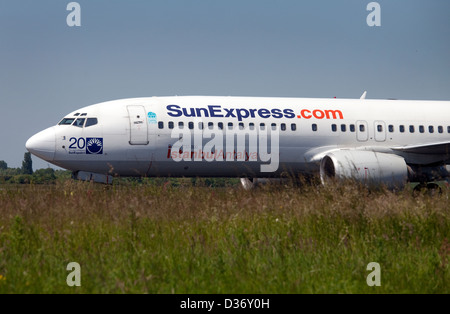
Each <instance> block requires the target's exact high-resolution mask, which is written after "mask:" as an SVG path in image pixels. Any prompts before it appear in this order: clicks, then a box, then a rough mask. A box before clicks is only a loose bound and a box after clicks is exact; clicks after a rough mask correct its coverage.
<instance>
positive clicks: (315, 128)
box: [311, 123, 317, 132]
mask: <svg viewBox="0 0 450 314" xmlns="http://www.w3.org/2000/svg"><path fill="white" fill-rule="evenodd" d="M311 127H312V130H313V131H314V132H316V131H317V124H315V123H314V124H313V125H312V126H311Z"/></svg>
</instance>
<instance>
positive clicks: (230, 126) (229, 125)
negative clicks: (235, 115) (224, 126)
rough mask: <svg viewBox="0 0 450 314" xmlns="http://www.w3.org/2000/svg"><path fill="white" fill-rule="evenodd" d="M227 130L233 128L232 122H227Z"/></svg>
mask: <svg viewBox="0 0 450 314" xmlns="http://www.w3.org/2000/svg"><path fill="white" fill-rule="evenodd" d="M228 130H233V122H228Z"/></svg>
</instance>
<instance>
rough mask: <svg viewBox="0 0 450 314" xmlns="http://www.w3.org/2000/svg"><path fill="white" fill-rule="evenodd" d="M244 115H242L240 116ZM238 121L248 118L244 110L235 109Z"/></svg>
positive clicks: (247, 113)
mask: <svg viewBox="0 0 450 314" xmlns="http://www.w3.org/2000/svg"><path fill="white" fill-rule="evenodd" d="M242 113H244V115H243V114H242ZM236 114H237V118H238V121H242V118H248V116H249V115H250V113H249V112H248V111H247V110H246V109H236Z"/></svg>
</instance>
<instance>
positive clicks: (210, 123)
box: [208, 122, 214, 130]
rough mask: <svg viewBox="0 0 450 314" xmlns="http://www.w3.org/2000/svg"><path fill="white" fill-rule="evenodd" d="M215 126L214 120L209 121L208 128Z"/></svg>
mask: <svg viewBox="0 0 450 314" xmlns="http://www.w3.org/2000/svg"><path fill="white" fill-rule="evenodd" d="M213 128H214V123H213V122H208V129H210V130H212V129H213Z"/></svg>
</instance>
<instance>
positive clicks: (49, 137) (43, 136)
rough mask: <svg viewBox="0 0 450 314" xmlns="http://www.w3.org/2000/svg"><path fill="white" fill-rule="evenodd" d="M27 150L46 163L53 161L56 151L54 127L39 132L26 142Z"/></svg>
mask: <svg viewBox="0 0 450 314" xmlns="http://www.w3.org/2000/svg"><path fill="white" fill-rule="evenodd" d="M25 147H26V148H27V150H28V151H29V152H30V153H32V154H33V155H36V156H37V157H39V158H42V159H44V160H46V161H53V159H54V158H55V150H56V135H55V129H54V127H51V128H48V129H46V130H44V131H41V132H39V133H37V134H35V135H33V136H32V137H30V139H29V140H28V141H27V143H26V144H25Z"/></svg>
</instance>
